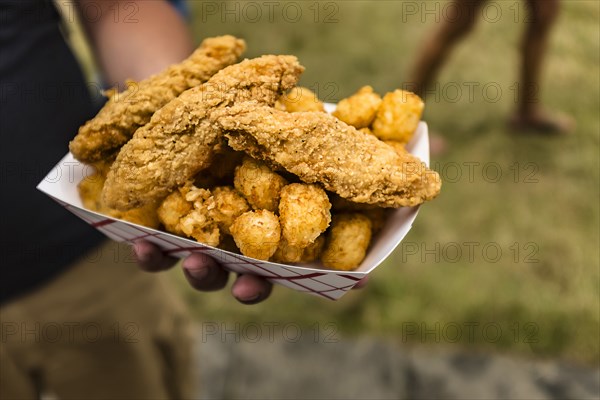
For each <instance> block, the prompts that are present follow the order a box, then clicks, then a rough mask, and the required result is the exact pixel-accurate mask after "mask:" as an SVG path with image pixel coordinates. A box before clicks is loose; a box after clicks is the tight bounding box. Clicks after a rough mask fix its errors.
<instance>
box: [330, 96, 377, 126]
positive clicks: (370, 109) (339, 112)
mask: <svg viewBox="0 0 600 400" xmlns="http://www.w3.org/2000/svg"><path fill="white" fill-rule="evenodd" d="M380 104H381V96H380V95H378V94H377V93H375V92H373V88H372V87H371V86H363V87H362V88H360V89H359V91H358V92H356V93H355V94H353V95H352V96H350V97H348V98H347V99H343V100H341V101H340V102H339V103H338V105H337V108H336V109H335V111H334V112H333V115H334V116H335V117H336V118H338V119H340V120H342V121H344V122H345V123H347V124H348V125H352V126H354V127H355V128H357V129H361V128H366V127H368V126H369V125H371V122H373V120H374V119H375V115H377V110H378V109H379V106H380Z"/></svg>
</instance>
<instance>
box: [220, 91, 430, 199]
mask: <svg viewBox="0 0 600 400" xmlns="http://www.w3.org/2000/svg"><path fill="white" fill-rule="evenodd" d="M211 118H212V119H213V120H214V121H215V122H216V123H217V124H218V125H219V126H221V127H222V128H223V130H225V131H226V135H225V136H226V137H227V138H228V139H229V145H230V146H231V147H232V148H233V149H235V150H243V151H245V152H246V153H248V154H250V155H251V156H252V157H254V158H257V159H263V160H268V161H269V162H271V163H272V164H274V165H278V166H281V167H283V168H285V169H286V170H288V171H289V172H291V173H293V174H296V175H297V176H298V177H299V178H300V179H301V180H302V181H304V182H306V183H315V182H320V183H322V184H323V186H324V187H325V189H327V190H329V191H332V192H335V193H337V194H339V195H340V196H341V197H343V198H345V199H348V200H352V201H354V202H358V203H369V204H375V205H379V206H381V207H402V206H416V205H418V204H421V203H423V202H424V201H426V200H430V199H433V198H434V197H435V196H437V195H438V193H439V191H440V187H441V180H440V177H439V175H438V174H437V173H436V172H434V171H432V170H430V169H428V168H427V167H426V166H425V165H424V164H423V163H422V162H421V161H420V160H419V159H418V158H416V157H414V156H412V155H411V154H408V153H407V154H405V155H401V154H398V153H396V151H394V149H393V148H392V147H390V146H388V145H387V144H385V143H383V142H381V141H380V140H378V139H377V138H375V137H373V136H370V135H365V134H364V133H362V132H359V131H357V130H356V128H354V127H351V126H349V125H347V124H345V123H344V122H342V121H340V120H338V119H337V118H335V117H333V116H331V115H329V114H326V113H320V112H298V113H286V112H285V111H279V110H276V109H274V108H272V107H265V106H260V105H259V104H256V103H253V102H248V103H245V104H238V105H235V106H233V107H230V108H224V109H220V110H215V111H214V112H213V113H212V114H211Z"/></svg>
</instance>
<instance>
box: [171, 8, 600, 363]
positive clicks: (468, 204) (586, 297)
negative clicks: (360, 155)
mask: <svg viewBox="0 0 600 400" xmlns="http://www.w3.org/2000/svg"><path fill="white" fill-rule="evenodd" d="M209 3H210V2H209ZM226 3H228V5H227V7H229V8H228V9H229V10H236V9H235V7H239V8H238V9H237V10H238V11H234V12H233V13H232V14H227V15H224V14H221V11H223V10H224V8H223V7H225V5H224V3H223V2H216V3H212V4H213V5H216V6H217V12H216V13H214V14H213V12H214V10H213V9H210V8H207V7H211V6H210V5H209V6H207V5H204V6H203V5H202V2H194V1H192V2H191V5H192V10H193V25H192V26H193V31H194V35H195V37H196V39H197V40H198V41H199V40H201V39H202V38H203V37H207V36H212V35H218V34H225V33H229V34H234V35H237V36H239V37H242V38H244V39H245V40H246V41H247V43H248V52H247V56H248V57H253V56H258V55H262V54H268V53H275V54H294V55H297V56H298V58H299V59H300V61H301V62H302V64H303V65H304V66H305V67H306V72H305V74H304V76H303V78H302V81H301V84H302V85H304V86H308V87H312V88H314V89H316V90H317V92H318V94H319V96H320V97H321V98H323V99H324V100H326V101H337V100H339V99H341V98H343V97H345V96H348V95H349V94H351V93H353V92H354V91H355V90H356V89H357V88H359V87H360V86H361V85H364V84H370V85H372V86H373V87H374V88H375V89H376V90H377V91H380V92H386V91H391V90H393V89H395V88H397V87H400V86H402V84H403V83H404V82H405V81H406V80H407V79H408V77H407V74H408V71H409V68H410V66H411V62H412V61H414V59H415V57H416V55H417V54H418V51H419V48H420V46H421V45H422V44H423V41H424V39H425V38H426V35H428V34H429V33H430V32H431V30H432V29H434V26H435V24H436V21H435V17H434V16H433V15H424V14H421V13H417V15H409V14H408V11H409V9H408V8H407V7H411V5H412V4H416V5H417V7H418V8H419V9H420V10H421V11H423V12H424V11H425V8H424V7H425V6H424V5H423V3H420V2H418V3H415V2H402V1H343V2H335V3H333V2H319V3H316V2H314V1H308V2H294V3H295V6H296V7H295V8H294V6H288V8H287V9H286V10H287V13H285V12H284V7H285V3H286V2H277V5H278V6H277V8H274V12H273V14H272V16H273V18H272V20H270V18H269V17H270V16H269V14H268V9H267V6H265V5H264V3H261V2H256V3H255V4H258V5H259V6H260V8H261V9H262V11H263V15H262V17H261V18H255V17H256V13H254V11H255V9H252V6H250V7H249V8H247V7H248V6H247V4H244V2H226ZM236 3H237V6H236V5H235V4H236ZM407 3H411V4H407ZM245 7H246V8H245ZM289 7H292V8H289ZM429 7H434V6H431V5H430V6H429ZM438 7H440V10H442V9H443V7H446V3H445V2H440V3H439V6H438ZM490 7H491V8H489V9H488V10H487V17H488V18H487V20H486V19H484V18H480V19H479V21H478V24H477V27H476V29H475V31H474V32H473V33H472V34H471V35H470V36H469V37H468V38H466V39H465V40H464V41H463V42H461V43H460V44H459V45H458V46H457V48H456V49H455V51H454V52H453V54H452V56H451V58H450V60H449V62H448V63H447V64H446V66H445V68H444V69H443V71H442V73H441V75H440V77H439V78H440V79H439V80H440V91H441V92H442V95H440V96H439V98H436V96H435V95H433V96H430V98H428V99H427V101H426V113H425V116H424V119H425V120H426V121H427V122H428V123H429V125H430V129H432V130H434V131H436V132H439V133H440V134H441V135H443V136H444V137H445V138H446V139H447V140H448V142H449V151H448V152H447V153H446V154H445V155H443V156H441V157H439V158H437V159H434V160H433V165H434V167H435V168H436V169H437V170H438V171H440V172H442V176H443V177H445V178H446V180H445V182H444V186H443V190H442V194H441V195H440V197H439V198H437V199H436V200H435V201H433V202H431V203H430V204H426V205H425V206H424V207H423V208H422V210H421V213H420V215H419V217H418V218H417V221H416V223H415V224H414V226H413V229H412V231H411V232H410V233H409V235H408V236H407V238H406V239H405V243H408V244H405V245H404V246H403V249H404V250H405V252H404V253H402V251H401V250H402V248H401V249H400V251H396V252H395V253H394V254H393V256H392V257H390V259H388V260H387V261H386V262H385V263H384V264H383V265H382V266H380V267H379V268H378V269H377V270H376V271H375V272H374V273H373V274H372V279H371V282H370V284H369V286H368V287H367V288H366V289H364V290H361V291H354V292H352V293H349V294H347V295H346V296H345V297H343V298H342V299H341V300H339V301H337V302H332V301H328V300H324V299H320V298H316V297H312V296H307V295H303V294H301V293H296V292H294V291H291V290H288V289H285V288H281V287H276V288H275V290H274V293H273V295H272V297H271V298H270V299H269V300H268V301H266V302H264V303H262V304H260V305H256V306H252V307H245V306H240V305H239V304H238V303H237V302H236V301H235V300H233V299H232V298H231V297H230V296H229V294H228V291H227V290H226V291H223V292H221V293H214V294H198V293H195V292H193V291H192V290H190V289H188V287H187V285H186V284H185V283H184V282H183V280H182V278H181V276H180V274H179V272H174V278H175V280H176V281H177V282H178V284H179V286H180V287H181V290H182V291H183V293H184V295H185V297H186V299H187V302H188V303H189V305H190V306H191V309H192V311H193V313H194V314H195V315H196V316H197V318H198V319H200V320H203V321H224V322H233V321H238V322H241V323H244V322H250V321H252V322H259V323H260V322H265V323H267V322H278V323H280V324H282V325H283V324H285V323H286V322H294V323H300V324H303V325H304V326H306V327H311V326H315V325H314V324H320V326H324V324H327V323H334V324H335V326H336V327H337V328H338V329H339V332H338V333H339V334H345V335H364V334H369V335H381V336H385V337H387V338H391V339H392V340H396V341H398V342H399V343H409V344H420V343H426V344H429V345H437V346H468V347H469V348H478V349H488V350H492V351H506V350H508V351H511V352H514V353H519V354H521V355H524V356H533V357H538V358H547V357H557V356H558V357H561V358H566V359H570V360H574V361H579V362H587V363H591V362H597V360H598V358H599V356H600V350H599V347H598V338H599V337H600V336H599V331H598V329H599V324H600V320H599V312H600V311H599V302H600V299H599V290H600V288H599V279H600V277H599V259H600V257H599V206H598V200H599V198H600V196H599V163H598V162H599V143H598V142H599V131H600V126H599V118H598V110H599V108H600V107H599V106H600V101H599V88H600V82H599V76H600V73H599V72H600V71H599V46H600V44H599V33H600V32H599V25H598V24H599V23H598V21H599V20H600V13H599V3H598V2H596V1H565V2H563V6H562V13H561V16H560V18H559V20H558V22H557V24H556V26H555V29H554V30H553V32H552V36H551V42H550V45H549V51H548V57H547V62H546V64H545V66H544V74H543V82H542V91H541V95H540V97H541V100H542V102H543V103H544V104H545V105H546V106H547V107H548V108H549V109H551V110H561V111H563V112H565V113H568V114H570V115H572V116H573V117H574V118H575V119H576V121H577V124H578V127H577V131H576V134H575V135H573V136H569V137H548V138H547V137H540V136H530V135H516V134H513V133H512V132H510V131H509V130H508V129H507V127H506V124H505V122H506V119H507V118H508V116H509V114H510V112H511V110H512V109H513V107H514V105H515V103H514V90H511V85H513V84H514V83H515V82H516V81H517V73H518V65H519V43H520V37H521V34H522V32H523V29H524V27H525V23H524V21H523V20H524V19H525V17H526V15H525V8H524V3H523V2H521V1H500V2H494V3H493V5H492V6H490ZM298 8H299V9H300V10H301V12H302V18H301V19H300V20H299V21H298V22H291V21H292V20H294V19H295V14H294V13H293V11H295V10H296V9H298ZM317 9H318V10H319V13H318V14H316V10H317ZM430 9H431V8H430ZM278 10H279V11H278ZM497 10H500V14H497V13H496V11H497ZM236 15H237V17H238V21H236ZM328 16H329V17H331V19H328V20H327V18H326V17H328ZM255 19H257V21H254V20H255ZM332 19H333V20H335V21H333V20H332ZM326 20H327V21H330V23H326ZM471 82H478V83H480V86H479V88H477V87H476V88H475V89H474V91H473V97H472V99H470V98H469V93H468V87H469V85H473V84H472V83H471ZM485 84H488V88H489V89H488V92H487V93H484V92H483V90H482V88H483V85H485ZM452 85H454V87H455V88H456V85H458V87H460V88H461V89H462V95H461V96H458V99H455V97H457V96H456V92H451V90H452ZM494 87H500V89H501V90H502V93H501V95H498V96H497V95H496V92H494V91H493V89H494ZM444 91H446V94H447V95H446V96H443V93H444ZM465 163H466V164H465ZM477 163H479V164H477ZM469 165H471V166H472V171H473V174H472V175H470V174H469ZM457 166H458V167H459V168H457ZM484 167H487V169H485V168H484ZM498 170H500V171H501V172H502V177H501V178H499V179H496V178H495V175H496V171H498ZM517 171H518V172H517ZM457 173H458V175H457ZM496 180H497V182H496ZM530 181H531V182H530ZM470 242H473V243H474V244H468V243H470ZM514 243H517V244H518V245H517V247H518V248H519V252H518V253H517V250H516V248H517V247H515V245H514ZM486 245H487V247H486ZM409 246H412V247H409ZM414 246H416V247H417V248H418V251H417V254H412V253H414V251H413V250H414ZM436 246H438V247H437V248H436ZM469 246H472V248H473V249H474V251H473V257H471V255H470V254H469V252H468V249H469ZM511 246H512V247H511ZM457 247H459V248H460V249H461V251H462V254H460V255H457V253H456V249H457ZM484 248H485V249H486V251H484V250H483V249H484ZM498 248H499V249H501V251H502V256H501V257H499V260H498V261H496V260H495V259H496V258H497V256H496V252H495V250H496V249H498ZM426 249H434V253H436V252H437V253H438V256H439V257H438V256H436V255H435V254H431V253H427V252H426V251H425V250H426ZM436 249H438V250H437V251H436ZM406 251H408V252H406ZM436 257H437V258H439V259H436ZM515 257H516V259H515ZM532 261H537V262H532ZM497 328H500V329H501V332H499V331H498V330H497ZM415 329H416V331H415ZM427 330H430V331H434V332H437V335H436V334H434V333H432V332H429V333H428V332H427ZM459 333H460V335H459Z"/></svg>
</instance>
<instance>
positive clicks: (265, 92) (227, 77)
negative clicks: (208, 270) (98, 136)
mask: <svg viewBox="0 0 600 400" xmlns="http://www.w3.org/2000/svg"><path fill="white" fill-rule="evenodd" d="M303 70H304V68H303V67H302V66H301V65H300V64H299V63H298V60H297V59H296V57H293V56H273V55H270V56H263V57H259V58H255V59H252V60H245V61H242V62H241V63H239V64H235V65H231V66H229V67H227V68H225V69H223V70H221V71H219V72H218V73H217V74H216V75H215V76H213V77H212V78H211V79H210V80H209V81H208V82H206V83H205V84H203V85H201V86H198V87H196V88H192V89H189V90H187V91H185V92H183V93H182V94H181V95H180V96H179V97H177V98H176V99H173V100H171V101H170V102H169V103H168V104H167V105H166V106H164V107H163V108H161V109H160V110H158V111H157V112H156V113H154V115H153V116H152V119H151V120H150V122H149V123H148V124H147V125H145V126H143V127H141V128H140V129H138V130H137V131H136V133H135V134H134V136H133V138H132V139H131V140H130V141H129V142H127V144H126V145H125V146H123V148H122V149H121V151H120V152H119V155H118V156H117V159H116V161H115V162H114V164H113V165H112V167H111V169H110V172H109V173H108V177H107V180H106V184H105V186H104V190H103V198H104V200H105V202H106V204H108V205H110V206H111V207H114V208H117V209H120V210H127V209H130V208H134V207H139V206H141V205H144V204H147V203H150V202H154V201H157V200H161V199H163V198H164V197H166V196H167V195H168V194H169V193H170V192H171V191H172V190H174V189H175V188H177V187H179V186H182V185H183V184H184V183H185V182H186V181H188V180H190V179H191V178H192V177H194V175H196V174H197V173H198V172H199V171H201V170H203V169H205V168H207V167H208V166H209V165H210V163H211V161H212V156H213V153H214V148H215V146H217V145H218V144H219V141H220V139H221V137H222V136H221V129H220V127H219V126H218V125H217V124H215V123H213V122H212V121H211V120H210V119H209V118H207V116H208V113H209V112H210V111H212V110H214V109H217V108H221V107H226V106H231V105H233V104H234V103H236V102H244V101H248V100H250V99H252V100H254V104H257V105H261V106H262V105H270V106H272V105H273V104H274V103H275V101H276V100H277V99H278V98H279V96H281V94H282V93H283V92H284V91H286V90H288V89H290V88H291V87H293V86H294V85H295V84H296V82H297V81H298V78H299V76H300V74H301V73H302V71H303Z"/></svg>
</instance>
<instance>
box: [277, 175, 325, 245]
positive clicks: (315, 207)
mask: <svg viewBox="0 0 600 400" xmlns="http://www.w3.org/2000/svg"><path fill="white" fill-rule="evenodd" d="M330 210H331V203H329V199H328V198H327V193H325V191H324V190H323V189H322V188H321V187H320V186H318V185H307V184H304V183H292V184H290V185H287V186H286V187H284V188H283V189H282V190H281V200H280V202H279V221H280V223H281V233H282V235H283V238H284V239H285V240H286V241H287V242H288V243H289V244H290V245H291V246H295V247H298V248H300V249H304V248H305V247H307V246H308V245H309V244H311V243H313V242H314V241H315V239H316V238H317V237H318V236H319V235H320V234H321V233H322V232H324V231H325V230H326V229H327V227H328V226H329V222H331V213H330Z"/></svg>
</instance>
